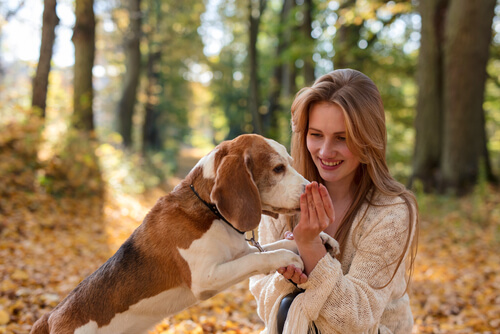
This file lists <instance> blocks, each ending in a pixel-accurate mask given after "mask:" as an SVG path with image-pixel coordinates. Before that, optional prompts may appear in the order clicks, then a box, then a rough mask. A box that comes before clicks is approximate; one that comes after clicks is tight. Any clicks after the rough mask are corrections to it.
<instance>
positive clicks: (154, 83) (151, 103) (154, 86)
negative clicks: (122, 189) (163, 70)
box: [142, 45, 162, 154]
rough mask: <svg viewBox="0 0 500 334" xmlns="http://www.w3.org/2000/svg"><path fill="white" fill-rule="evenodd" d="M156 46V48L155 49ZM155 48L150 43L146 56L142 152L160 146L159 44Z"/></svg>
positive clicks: (157, 148)
mask: <svg viewBox="0 0 500 334" xmlns="http://www.w3.org/2000/svg"><path fill="white" fill-rule="evenodd" d="M156 48H158V50H157V49H156ZM156 48H155V47H154V46H153V47H152V46H151V45H150V51H149V52H150V54H149V56H148V67H147V69H148V86H147V91H146V94H147V102H146V115H145V119H144V125H143V130H142V152H143V153H144V154H145V153H146V152H147V151H151V150H153V151H155V150H156V151H157V150H160V149H161V148H162V142H161V136H160V132H159V131H158V124H157V122H158V101H159V96H158V95H159V93H160V92H159V91H158V88H159V87H160V86H159V81H160V73H159V71H158V68H159V62H160V60H161V52H160V50H159V46H158V45H156Z"/></svg>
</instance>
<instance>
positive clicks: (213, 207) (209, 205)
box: [189, 184, 265, 252]
mask: <svg viewBox="0 0 500 334" xmlns="http://www.w3.org/2000/svg"><path fill="white" fill-rule="evenodd" d="M189 187H190V188H191V190H192V191H193V193H194V194H195V195H196V197H198V199H199V200H200V201H201V202H202V203H203V204H205V206H206V207H207V208H209V209H210V211H212V212H213V214H214V215H216V216H217V217H218V218H219V219H220V220H222V221H223V222H224V223H226V224H228V225H229V226H231V227H232V228H233V229H234V230H235V231H236V232H238V233H239V234H242V235H244V234H245V232H244V231H240V230H238V229H237V228H236V227H234V225H233V224H231V223H230V222H229V221H228V220H227V219H226V218H224V216H223V215H222V214H221V213H220V211H219V209H217V206H216V205H215V204H213V203H208V202H207V201H205V200H204V199H203V198H201V196H200V194H198V192H197V191H196V190H195V189H194V186H193V185H192V184H191V185H189ZM245 240H246V241H248V242H250V243H251V244H252V245H253V246H255V247H257V249H258V250H259V251H261V252H264V251H265V250H264V248H262V246H261V245H260V244H259V242H258V241H257V240H255V232H254V231H253V230H252V237H251V238H250V239H247V238H245Z"/></svg>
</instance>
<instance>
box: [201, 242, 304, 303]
mask: <svg viewBox="0 0 500 334" xmlns="http://www.w3.org/2000/svg"><path fill="white" fill-rule="evenodd" d="M291 264H292V265H294V266H295V267H297V268H301V269H302V268H303V267H304V264H303V262H302V259H301V258H300V256H298V255H297V254H295V253H294V252H292V251H289V250H286V249H277V250H269V251H266V252H263V253H259V252H254V253H250V254H246V255H244V256H242V257H239V258H237V259H234V260H231V261H228V262H224V263H219V264H213V265H212V266H205V267H204V268H199V269H200V270H202V272H197V273H196V274H195V276H197V279H193V285H192V288H191V289H192V291H193V293H194V294H195V296H196V298H198V299H200V300H205V299H208V298H210V297H212V296H214V295H216V294H217V293H219V292H221V291H223V290H225V289H227V288H228V287H230V286H232V285H234V284H236V283H238V282H241V281H243V280H245V279H247V278H249V277H250V276H253V275H257V274H268V273H270V272H272V271H274V270H276V269H278V268H281V267H286V266H288V265H291Z"/></svg>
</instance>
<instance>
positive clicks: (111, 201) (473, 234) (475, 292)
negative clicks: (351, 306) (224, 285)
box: [0, 137, 500, 334]
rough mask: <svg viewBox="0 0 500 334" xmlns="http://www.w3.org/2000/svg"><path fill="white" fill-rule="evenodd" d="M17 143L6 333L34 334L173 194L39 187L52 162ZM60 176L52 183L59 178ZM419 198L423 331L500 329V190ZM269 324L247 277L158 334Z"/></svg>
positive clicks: (1, 329)
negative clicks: (34, 159)
mask: <svg viewBox="0 0 500 334" xmlns="http://www.w3.org/2000/svg"><path fill="white" fill-rule="evenodd" d="M2 145H3V146H2ZM16 145H19V143H16V142H15V141H9V140H7V139H5V138H2V137H0V147H2V148H3V149H4V151H3V152H0V155H3V156H0V162H2V163H0V173H1V178H2V182H1V183H0V196H1V197H0V334H3V333H9V334H10V333H19V334H20V333H28V332H29V330H30V328H31V325H32V324H33V322H34V321H35V320H36V319H38V318H39V317H40V316H41V315H43V314H44V313H46V312H48V311H50V310H51V309H52V308H54V307H55V306H56V305H57V303H58V302H59V301H61V300H62V299H63V298H64V296H65V295H66V294H67V293H68V292H69V291H71V290H72V289H73V288H74V287H75V286H76V285H77V284H78V282H80V281H81V280H82V279H83V278H85V277H86V276H87V275H89V274H90V273H92V272H93V271H94V270H95V269H97V268H98V267H99V266H100V265H101V264H102V263H103V262H104V261H106V259H107V258H109V257H110V256H111V255H112V254H113V253H114V252H115V251H116V250H117V249H118V247H119V246H120V244H121V243H122V242H123V241H124V240H125V239H126V238H127V237H128V236H129V234H130V233H131V232H132V231H133V230H134V229H135V228H136V227H137V226H138V225H139V224H140V222H141V221H142V219H143V217H144V215H145V214H146V213H147V211H148V210H149V208H151V206H152V205H153V204H154V202H155V200H156V199H157V198H158V197H159V196H161V195H163V193H164V190H159V189H158V190H155V191H150V192H149V193H147V195H127V194H125V193H124V192H121V191H117V188H116V187H112V186H110V184H111V183H112V182H115V183H116V182H117V181H116V178H117V176H116V175H114V176H109V175H108V177H105V178H104V179H105V180H104V182H105V183H106V184H107V186H105V190H104V191H103V192H99V193H96V194H94V195H91V194H90V195H89V194H85V196H83V197H82V196H80V197H78V196H79V195H78V194H76V193H74V192H72V193H71V196H69V195H68V196H65V195H64V192H59V193H51V191H50V189H49V190H47V188H44V187H42V186H40V185H38V186H36V184H37V182H38V181H40V180H42V181H44V180H45V182H48V181H47V180H46V179H45V178H44V176H43V175H42V177H40V175H38V176H36V175H35V176H33V175H31V174H30V172H29V171H30V170H40V168H42V167H40V166H35V165H33V166H30V165H29V164H26V163H25V161H26V159H28V158H27V157H26V156H16V155H14V156H13V155H12V152H13V150H15V151H16V152H21V151H23V150H22V147H21V148H20V147H19V146H16ZM5 148H7V149H9V148H10V149H11V151H10V153H9V151H8V150H5ZM99 150H100V151H99ZM106 150H108V151H109V150H112V148H109V147H108V148H106V147H104V148H103V147H100V148H98V151H97V152H100V154H101V156H102V155H105V154H107V153H106ZM6 152H7V153H6ZM28 153H29V152H28ZM108 153H109V152H108ZM4 154H10V155H9V158H7V156H6V155H4ZM28 156H29V154H28ZM6 159H9V160H6ZM19 160H21V161H23V162H24V163H20V162H19ZM83 160H84V161H85V159H83ZM103 172H105V171H103ZM113 177H114V179H113ZM56 179H57V178H53V179H52V181H50V180H49V181H50V182H52V184H57V182H56V181H54V180H56ZM37 180H38V181H37ZM113 180H114V181H113ZM174 182H175V181H174ZM33 184H35V185H33ZM38 184H43V182H38ZM96 184H97V183H96ZM51 189H52V188H51ZM77 195H78V196H77ZM419 202H420V207H421V212H422V220H421V229H420V237H419V254H418V256H417V263H416V268H415V273H414V279H413V285H412V290H411V300H412V309H413V313H414V317H415V327H414V332H415V333H500V293H499V292H500V255H499V249H500V193H499V192H498V191H497V190H493V189H491V188H489V187H487V186H483V187H482V188H478V189H477V190H476V191H475V192H474V193H473V194H472V195H470V196H468V197H467V198H463V199H454V198H446V197H433V196H423V195H422V196H419ZM262 328H263V324H262V322H261V321H260V319H259V318H258V316H257V314H256V303H255V302H254V300H253V297H252V296H251V294H250V293H249V291H248V282H242V283H240V284H238V285H236V286H234V287H233V288H231V289H229V290H228V291H226V292H224V293H221V294H219V295H217V296H215V297H213V298H212V299H210V300H208V301H205V302H203V303H201V304H199V305H196V306H194V307H192V308H189V309H187V310H185V311H183V312H181V313H180V314H178V315H176V316H173V317H171V318H168V319H166V320H165V321H164V322H163V323H161V324H159V325H158V326H157V327H156V328H155V329H154V330H152V331H151V333H157V334H158V333H259V331H260V330H261V329H262Z"/></svg>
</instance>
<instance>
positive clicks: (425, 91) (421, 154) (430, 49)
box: [411, 0, 447, 191]
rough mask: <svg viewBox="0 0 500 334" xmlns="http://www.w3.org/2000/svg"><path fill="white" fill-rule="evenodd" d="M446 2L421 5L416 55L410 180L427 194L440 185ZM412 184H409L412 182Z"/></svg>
mask: <svg viewBox="0 0 500 334" xmlns="http://www.w3.org/2000/svg"><path fill="white" fill-rule="evenodd" d="M446 3H447V0H428V1H421V2H420V15H421V17H422V42H421V44H420V53H419V59H418V61H419V71H418V78H417V81H418V87H419V94H418V100H417V116H416V119H415V129H416V138H415V152H414V159H413V173H414V174H413V176H412V180H413V179H419V180H420V181H421V182H422V183H423V185H424V189H425V190H426V191H431V190H432V189H433V188H435V187H436V186H437V185H438V184H439V182H440V162H441V152H442V142H443V131H442V128H443V112H444V105H443V96H442V95H443V88H442V77H443V64H442V61H443V44H444V26H445V19H446ZM411 182H412V181H411Z"/></svg>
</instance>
